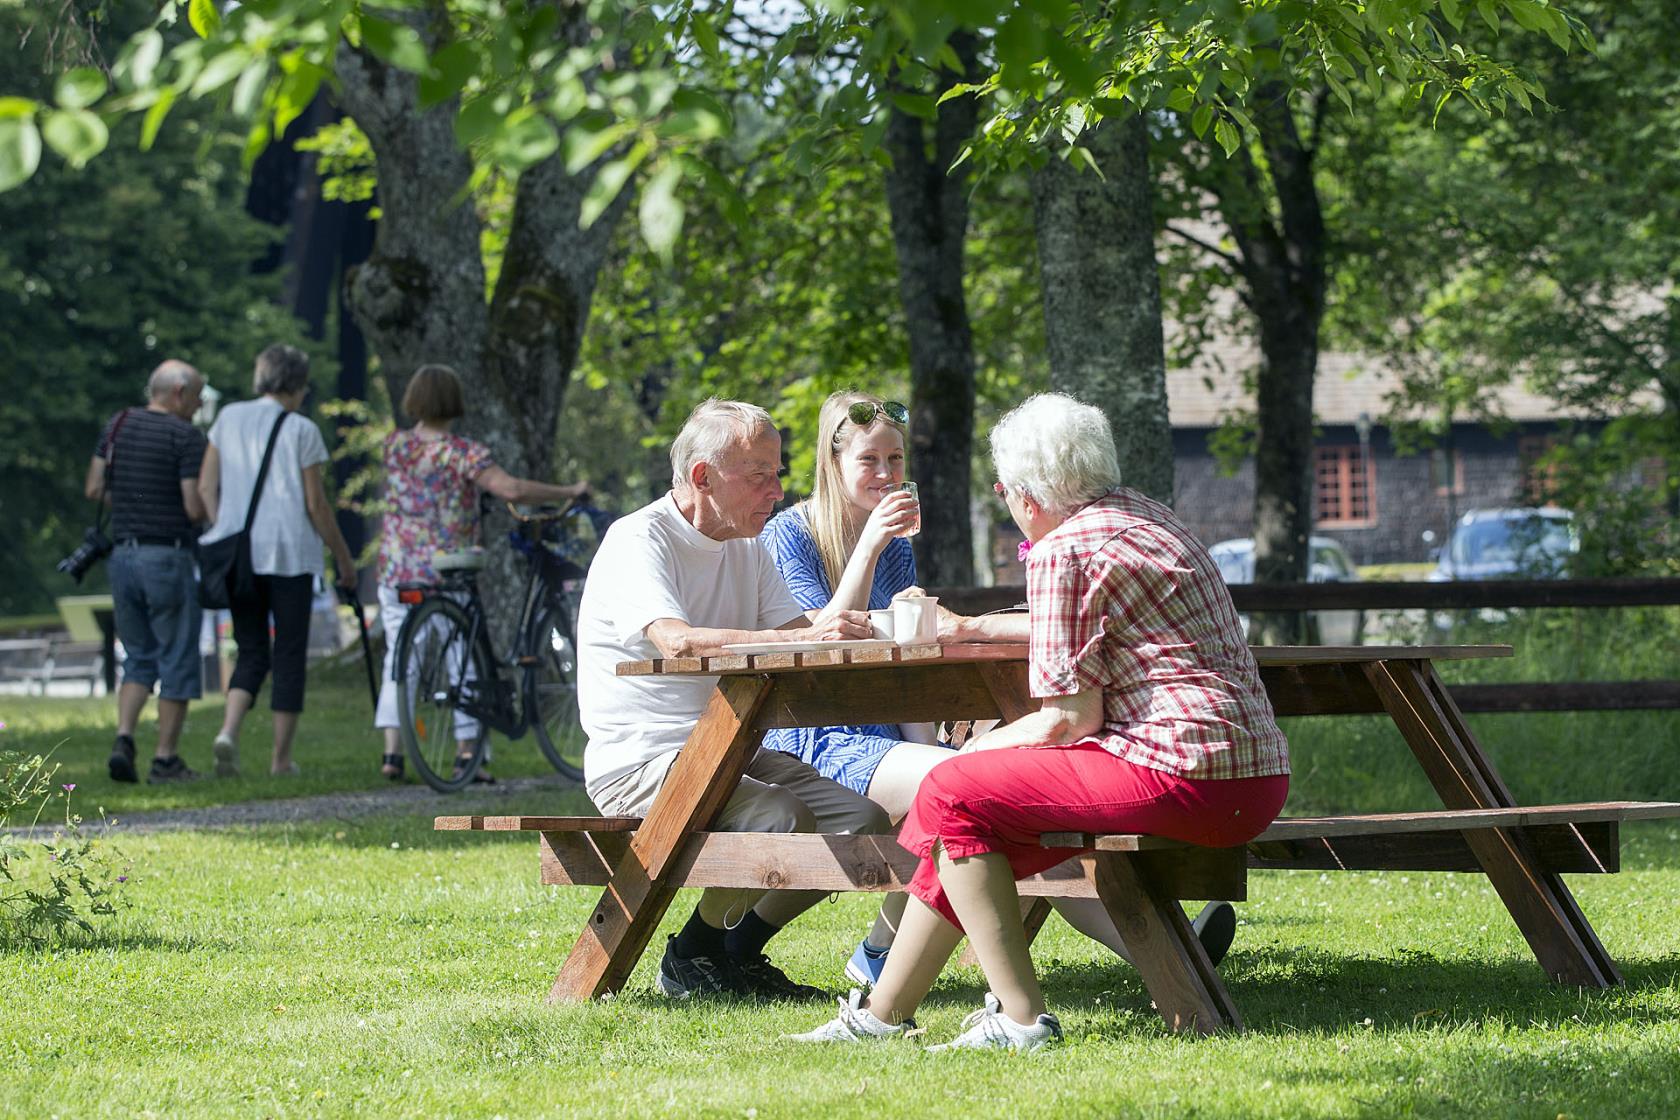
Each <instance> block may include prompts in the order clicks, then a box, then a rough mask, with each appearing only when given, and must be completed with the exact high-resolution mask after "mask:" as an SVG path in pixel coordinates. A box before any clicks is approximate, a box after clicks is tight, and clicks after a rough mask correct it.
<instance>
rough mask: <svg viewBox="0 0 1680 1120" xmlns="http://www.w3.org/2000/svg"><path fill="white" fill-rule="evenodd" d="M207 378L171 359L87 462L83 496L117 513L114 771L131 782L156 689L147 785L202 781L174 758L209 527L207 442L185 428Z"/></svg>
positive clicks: (189, 682)
mask: <svg viewBox="0 0 1680 1120" xmlns="http://www.w3.org/2000/svg"><path fill="white" fill-rule="evenodd" d="M203 389H204V378H203V377H201V376H200V375H199V372H198V371H197V370H196V369H194V368H193V367H192V366H190V365H188V364H187V363H185V362H180V361H173V360H171V361H166V362H164V363H162V364H161V365H159V366H158V367H157V368H156V369H154V370H153V371H152V376H151V378H150V379H149V380H148V381H147V384H146V390H147V398H148V399H147V404H146V407H145V408H127V409H124V410H123V411H121V412H119V413H117V414H116V415H115V416H113V417H111V419H110V421H109V422H108V423H107V424H106V425H105V429H104V431H102V432H101V433H100V436H99V443H98V444H97V445H96V446H95V448H94V452H93V461H92V462H91V463H89V464H88V473H87V483H86V486H85V489H86V490H87V496H88V497H89V498H92V499H93V500H95V501H99V500H101V499H103V500H105V501H108V502H109V503H110V505H111V535H112V538H113V540H114V541H115V543H116V548H115V550H114V551H113V552H112V553H111V596H112V598H113V599H114V600H115V604H116V616H117V617H116V623H117V636H118V637H120V638H121V639H122V643H123V651H124V658H123V683H122V687H121V688H120V689H118V690H117V741H116V743H115V744H114V745H113V746H112V748H111V758H110V762H109V764H108V768H109V770H110V772H111V778H112V780H114V781H118V782H132V781H135V780H136V778H137V775H136V773H135V769H134V726H135V724H136V723H138V722H139V719H140V712H141V709H143V708H144V707H145V706H146V698H147V697H148V696H150V695H151V694H152V686H153V685H159V684H160V683H161V687H160V688H159V690H158V721H157V722H158V742H157V753H156V755H155V756H154V757H153V758H152V767H151V773H150V774H149V775H148V776H147V780H148V781H151V782H175V781H183V780H186V779H190V778H196V777H198V775H197V774H196V773H195V772H194V771H192V770H190V769H188V767H187V764H186V763H185V762H184V761H182V759H181V756H180V755H179V754H177V753H176V744H177V742H179V740H180V737H181V724H182V723H183V722H184V721H185V720H186V717H187V703H188V701H191V700H196V699H198V697H199V695H200V694H201V688H202V685H201V680H200V669H199V659H198V629H199V621H200V617H201V616H200V612H199V607H198V585H197V576H196V574H195V568H194V558H193V545H194V544H195V543H196V541H197V539H198V530H197V528H196V527H195V523H196V522H203V521H205V520H206V516H205V511H204V503H203V502H202V501H200V500H199V496H198V468H199V463H200V461H201V460H202V459H203V458H204V435H203V433H202V432H200V431H199V430H198V429H197V428H194V427H193V426H192V424H191V423H189V422H188V421H189V420H190V419H191V417H192V414H193V413H194V412H197V411H198V403H199V395H200V394H201V393H202V391H203Z"/></svg>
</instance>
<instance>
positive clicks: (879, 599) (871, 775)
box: [761, 390, 1235, 985]
mask: <svg viewBox="0 0 1680 1120" xmlns="http://www.w3.org/2000/svg"><path fill="white" fill-rule="evenodd" d="M908 421H909V414H908V412H907V410H906V409H905V407H904V406H903V405H902V404H899V403H898V402H896V401H883V400H881V399H880V398H878V397H873V396H870V395H869V394H867V393H859V392H854V391H849V390H847V391H842V392H838V393H835V394H833V395H832V396H830V397H829V398H828V400H827V401H825V402H823V407H822V411H821V412H820V413H819V414H818V416H817V448H818V455H817V464H816V477H815V479H814V480H813V485H812V487H811V497H810V498H808V499H807V500H805V501H803V502H800V503H799V504H798V505H796V506H794V507H792V508H791V509H788V510H785V511H784V512H782V513H780V514H778V515H777V516H776V517H775V518H774V519H773V520H772V521H771V522H770V523H769V524H768V525H766V526H765V527H764V534H763V536H762V538H761V539H762V540H763V542H764V544H765V547H766V548H768V549H769V550H770V555H771V556H772V557H773V558H774V559H775V561H776V567H777V568H778V569H779V570H780V571H781V573H782V578H783V580H785V581H786V582H787V585H788V588H789V589H790V590H791V591H792V592H793V597H794V599H795V600H797V601H798V603H799V605H800V606H802V607H804V608H805V609H807V610H818V609H821V608H823V607H825V606H827V605H828V604H829V603H830V602H835V603H838V604H839V605H840V606H841V607H842V608H845V609H850V610H880V609H881V608H884V607H886V606H888V605H889V604H890V603H891V602H892V599H893V597H894V596H896V595H898V594H900V593H902V592H904V591H906V590H908V589H910V588H912V587H914V586H915V584H916V560H915V557H914V556H913V555H912V553H911V549H910V541H909V539H908V538H909V535H910V534H911V533H912V532H913V531H914V530H916V529H917V528H919V525H920V518H921V510H920V508H919V506H918V505H917V502H916V499H915V498H914V497H912V496H911V495H910V494H908V493H906V492H905V491H903V490H901V489H899V485H900V484H901V483H902V482H903V481H904V463H905V437H906V434H907V424H908ZM831 589H833V590H831ZM931 731H932V729H931V728H928V727H925V726H903V727H898V726H886V725H880V724H873V725H868V726H838V727H820V728H789V729H786V730H776V731H771V732H769V733H768V734H767V735H766V736H765V740H764V743H765V746H768V747H771V748H773V749H775V750H779V751H785V752H786V753H788V754H792V755H795V756H797V757H799V758H800V759H802V760H803V761H805V762H807V763H809V764H810V765H811V766H813V767H815V768H816V770H817V772H818V773H820V774H822V776H823V777H825V778H829V779H831V780H833V781H836V782H839V783H840V784H841V785H844V786H846V787H848V788H850V789H853V790H855V791H857V792H858V793H861V794H863V795H864V796H865V797H867V798H869V799H870V800H871V801H873V802H875V803H876V804H877V805H879V806H881V807H882V808H883V809H885V810H886V811H887V813H888V815H890V816H891V817H892V819H893V820H894V821H897V820H899V819H901V818H902V817H903V816H904V815H905V814H906V813H907V812H909V810H910V805H911V802H912V801H913V800H914V798H915V796H916V791H917V789H918V788H919V787H920V786H921V784H922V779H923V778H925V777H926V776H927V774H928V771H930V770H932V769H933V768H934V767H935V766H937V765H938V764H939V763H941V762H944V761H946V760H947V759H949V758H951V757H952V754H953V752H952V751H951V750H950V749H948V748H946V747H941V746H937V745H934V744H933V743H932V742H931V740H932V738H933V736H932V734H931ZM905 901H906V900H905V896H904V895H902V894H894V895H889V896H888V897H887V899H886V901H885V902H884V903H883V904H882V906H881V912H880V915H879V916H878V917H877V918H876V919H875V925H874V927H873V928H871V929H870V931H869V933H868V935H866V936H865V937H864V939H863V941H862V942H861V943H860V944H859V945H858V947H857V949H856V950H855V951H853V953H852V956H851V959H850V960H849V961H847V963H846V975H847V976H849V977H851V978H852V979H853V980H854V981H856V982H857V983H859V984H864V985H871V984H873V983H875V981H876V980H877V979H879V977H880V975H881V970H882V968H883V967H884V966H885V962H886V957H887V950H888V949H890V948H891V947H892V944H893V938H894V934H895V931H896V929H897V926H898V921H899V918H900V916H901V915H902V914H903V913H904V906H905ZM1056 908H1057V910H1058V912H1060V913H1061V915H1062V917H1063V918H1064V919H1065V920H1066V921H1067V922H1068V924H1069V925H1072V926H1073V927H1074V928H1075V929H1077V930H1079V931H1080V932H1082V933H1084V934H1085V935H1086V936H1088V937H1091V938H1093V939H1094V940H1097V941H1100V942H1101V943H1103V944H1104V945H1106V946H1108V947H1109V948H1110V949H1112V950H1114V952H1116V953H1118V954H1119V955H1120V956H1122V957H1124V956H1125V955H1126V951H1125V943H1124V941H1123V940H1122V939H1121V937H1120V934H1119V931H1117V930H1116V929H1115V928H1114V923H1113V922H1112V921H1110V920H1109V917H1108V915H1107V913H1106V912H1105V911H1104V910H1103V909H1102V907H1101V906H1100V905H1098V904H1096V903H1095V902H1092V901H1086V900H1076V899H1065V900H1060V901H1059V902H1058V903H1057V904H1056ZM1196 928H1197V932H1198V933H1201V934H1206V935H1207V947H1208V949H1209V955H1210V956H1212V957H1214V958H1215V959H1216V960H1217V958H1219V957H1222V956H1223V955H1224V952H1225V950H1226V949H1227V948H1228V947H1229V946H1230V941H1231V936H1230V935H1231V933H1233V932H1234V931H1235V918H1234V914H1233V913H1232V911H1231V909H1230V907H1229V906H1228V905H1227V904H1224V903H1219V904H1215V905H1211V906H1210V907H1209V908H1207V909H1206V910H1205V911H1204V912H1203V914H1202V915H1200V916H1198V918H1197V926H1196Z"/></svg>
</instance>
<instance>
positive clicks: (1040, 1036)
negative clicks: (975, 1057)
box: [928, 992, 1062, 1054]
mask: <svg viewBox="0 0 1680 1120" xmlns="http://www.w3.org/2000/svg"><path fill="white" fill-rule="evenodd" d="M963 1028H964V1030H963V1033H962V1034H959V1035H958V1036H957V1037H956V1038H953V1039H952V1040H951V1041H950V1042H947V1043H945V1044H943V1045H941V1046H929V1047H928V1049H929V1050H1013V1051H1015V1052H1016V1053H1017V1054H1030V1053H1032V1052H1033V1051H1034V1050H1037V1049H1040V1048H1041V1047H1044V1046H1048V1045H1050V1044H1051V1043H1052V1042H1060V1041H1061V1040H1062V1024H1061V1022H1060V1021H1059V1020H1057V1018H1056V1017H1055V1016H1054V1015H1051V1014H1049V1013H1045V1014H1043V1015H1040V1016H1039V1017H1038V1020H1037V1021H1036V1022H1034V1023H1033V1024H1032V1025H1031V1026H1027V1027H1023V1026H1022V1025H1021V1024H1019V1023H1017V1022H1016V1021H1015V1020H1013V1019H1011V1018H1009V1017H1008V1016H1007V1015H1005V1014H1004V1013H1003V1004H1001V1003H999V1002H998V998H997V997H996V996H994V995H993V994H992V993H991V992H987V993H986V1006H984V1007H982V1008H981V1009H980V1010H978V1011H976V1012H974V1013H973V1014H972V1015H970V1016H969V1017H968V1018H966V1019H964V1020H963Z"/></svg>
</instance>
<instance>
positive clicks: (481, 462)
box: [379, 428, 495, 586]
mask: <svg viewBox="0 0 1680 1120" xmlns="http://www.w3.org/2000/svg"><path fill="white" fill-rule="evenodd" d="M494 465H495V462H494V461H493V460H492V459H491V457H490V449H489V448H488V447H485V446H484V445H483V444H482V443H478V442H477V441H475V440H470V439H467V438H466V437H465V436H458V435H453V434H451V435H446V436H444V437H442V438H441V439H438V438H428V437H426V436H423V435H420V434H418V433H416V432H415V431H414V430H413V429H412V428H411V429H408V430H406V431H398V432H392V433H391V434H390V435H389V436H387V437H386V439H385V500H386V504H387V505H388V506H389V507H390V508H389V509H388V510H387V512H386V514H385V523H384V535H383V538H382V539H381V541H380V544H379V582H380V583H382V584H385V585H387V586H394V585H396V584H399V583H408V582H411V581H414V582H425V583H432V582H436V580H437V573H436V572H435V571H433V570H432V554H433V553H436V552H454V551H458V550H460V549H463V548H469V547H471V546H472V544H473V543H474V540H473V538H474V534H475V530H476V529H477V527H478V487H477V486H475V485H473V480H474V479H476V478H477V477H478V476H479V475H480V474H482V473H483V472H484V471H485V470H486V469H487V468H489V467H492V466H494Z"/></svg>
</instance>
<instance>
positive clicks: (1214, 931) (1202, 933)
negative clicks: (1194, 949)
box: [1190, 902, 1237, 967]
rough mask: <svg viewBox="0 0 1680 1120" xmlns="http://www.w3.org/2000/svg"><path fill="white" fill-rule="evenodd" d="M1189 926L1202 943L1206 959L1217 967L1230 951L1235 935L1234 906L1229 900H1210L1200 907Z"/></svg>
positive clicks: (1235, 913)
mask: <svg viewBox="0 0 1680 1120" xmlns="http://www.w3.org/2000/svg"><path fill="white" fill-rule="evenodd" d="M1190 928H1191V929H1192V930H1194V931H1195V933H1196V939H1197V940H1198V941H1200V942H1201V943H1202V950H1203V952H1205V953H1207V955H1208V961H1209V962H1210V963H1211V964H1213V965H1214V966H1215V967H1217V966H1218V964H1219V962H1220V961H1222V960H1224V959H1225V954H1226V953H1229V952H1230V951H1231V942H1232V941H1233V940H1234V939H1235V938H1236V936H1237V911H1236V907H1234V906H1232V905H1231V904H1230V903H1229V902H1210V903H1208V904H1207V905H1206V906H1204V907H1202V912H1201V913H1200V914H1197V915H1196V920H1195V921H1193V922H1191V923H1190Z"/></svg>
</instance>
